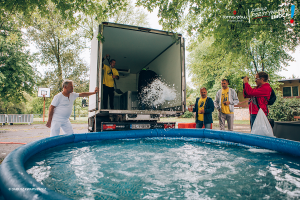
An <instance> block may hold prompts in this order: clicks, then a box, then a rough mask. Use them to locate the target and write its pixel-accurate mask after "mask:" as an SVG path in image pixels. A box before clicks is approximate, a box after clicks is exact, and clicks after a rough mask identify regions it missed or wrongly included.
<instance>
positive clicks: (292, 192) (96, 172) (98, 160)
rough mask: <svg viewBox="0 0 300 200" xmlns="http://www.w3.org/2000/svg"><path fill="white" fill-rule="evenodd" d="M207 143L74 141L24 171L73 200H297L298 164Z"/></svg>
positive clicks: (29, 163)
mask: <svg viewBox="0 0 300 200" xmlns="http://www.w3.org/2000/svg"><path fill="white" fill-rule="evenodd" d="M211 141H212V140H205V139H134V140H106V141H92V142H81V143H71V144H67V145H62V146H58V147H55V148H50V149H47V150H45V151H42V152H40V153H38V154H36V155H35V156H33V157H32V158H30V159H29V160H28V161H27V162H26V165H25V167H26V170H27V173H28V174H30V175H32V177H33V178H35V179H36V180H37V181H39V182H41V183H42V184H43V185H45V186H46V187H47V188H49V189H52V190H54V191H56V192H58V193H61V194H63V195H64V196H66V197H69V198H72V199H298V198H300V161H299V158H297V157H292V156H289V155H286V154H281V153H278V152H275V151H271V150H266V149H257V148H251V147H245V146H244V147H243V146H237V145H231V144H230V143H228V144H226V143H224V144H218V143H214V142H211Z"/></svg>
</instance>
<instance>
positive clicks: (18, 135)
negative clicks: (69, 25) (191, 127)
mask: <svg viewBox="0 0 300 200" xmlns="http://www.w3.org/2000/svg"><path fill="white" fill-rule="evenodd" d="M72 126H73V129H74V132H75V133H87V132H88V131H87V128H88V127H87V124H72ZM213 129H219V127H218V125H215V124H214V126H213ZM233 129H234V131H237V132H242V133H249V132H250V126H249V125H243V124H237V125H234V128H233ZM61 134H62V133H61ZM49 135H50V129H49V128H47V127H46V126H45V125H44V124H35V125H11V126H10V125H4V126H2V127H0V142H15V143H30V142H33V141H36V140H40V139H43V138H46V137H49ZM22 145H23V144H2V143H0V162H1V160H3V159H4V158H5V157H6V156H7V155H8V154H9V153H10V152H11V151H13V150H14V149H16V148H18V147H20V146H22Z"/></svg>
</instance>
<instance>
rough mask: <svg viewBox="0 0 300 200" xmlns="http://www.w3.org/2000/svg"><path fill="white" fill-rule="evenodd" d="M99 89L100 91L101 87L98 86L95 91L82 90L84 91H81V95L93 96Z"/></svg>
mask: <svg viewBox="0 0 300 200" xmlns="http://www.w3.org/2000/svg"><path fill="white" fill-rule="evenodd" d="M98 91H99V88H98V87H96V88H95V91H94V92H82V93H79V97H88V96H91V95H93V94H96V93H97V92H98Z"/></svg>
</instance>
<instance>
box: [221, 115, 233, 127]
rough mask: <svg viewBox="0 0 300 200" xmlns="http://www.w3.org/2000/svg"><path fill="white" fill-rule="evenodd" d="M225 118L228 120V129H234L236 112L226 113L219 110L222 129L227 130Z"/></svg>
mask: <svg viewBox="0 0 300 200" xmlns="http://www.w3.org/2000/svg"><path fill="white" fill-rule="evenodd" d="M225 120H226V121H227V125H228V130H229V131H233V120H234V114H224V113H222V112H219V124H220V130H225Z"/></svg>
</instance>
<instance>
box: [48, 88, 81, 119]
mask: <svg viewBox="0 0 300 200" xmlns="http://www.w3.org/2000/svg"><path fill="white" fill-rule="evenodd" d="M77 97H79V93H75V92H72V93H70V96H69V98H68V97H66V96H64V95H63V94H62V92H60V93H58V94H57V95H55V96H54V98H53V100H52V103H51V105H53V106H54V107H55V108H54V113H53V118H52V121H66V120H69V117H70V116H71V113H72V108H73V103H74V101H75V99H76V98H77Z"/></svg>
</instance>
